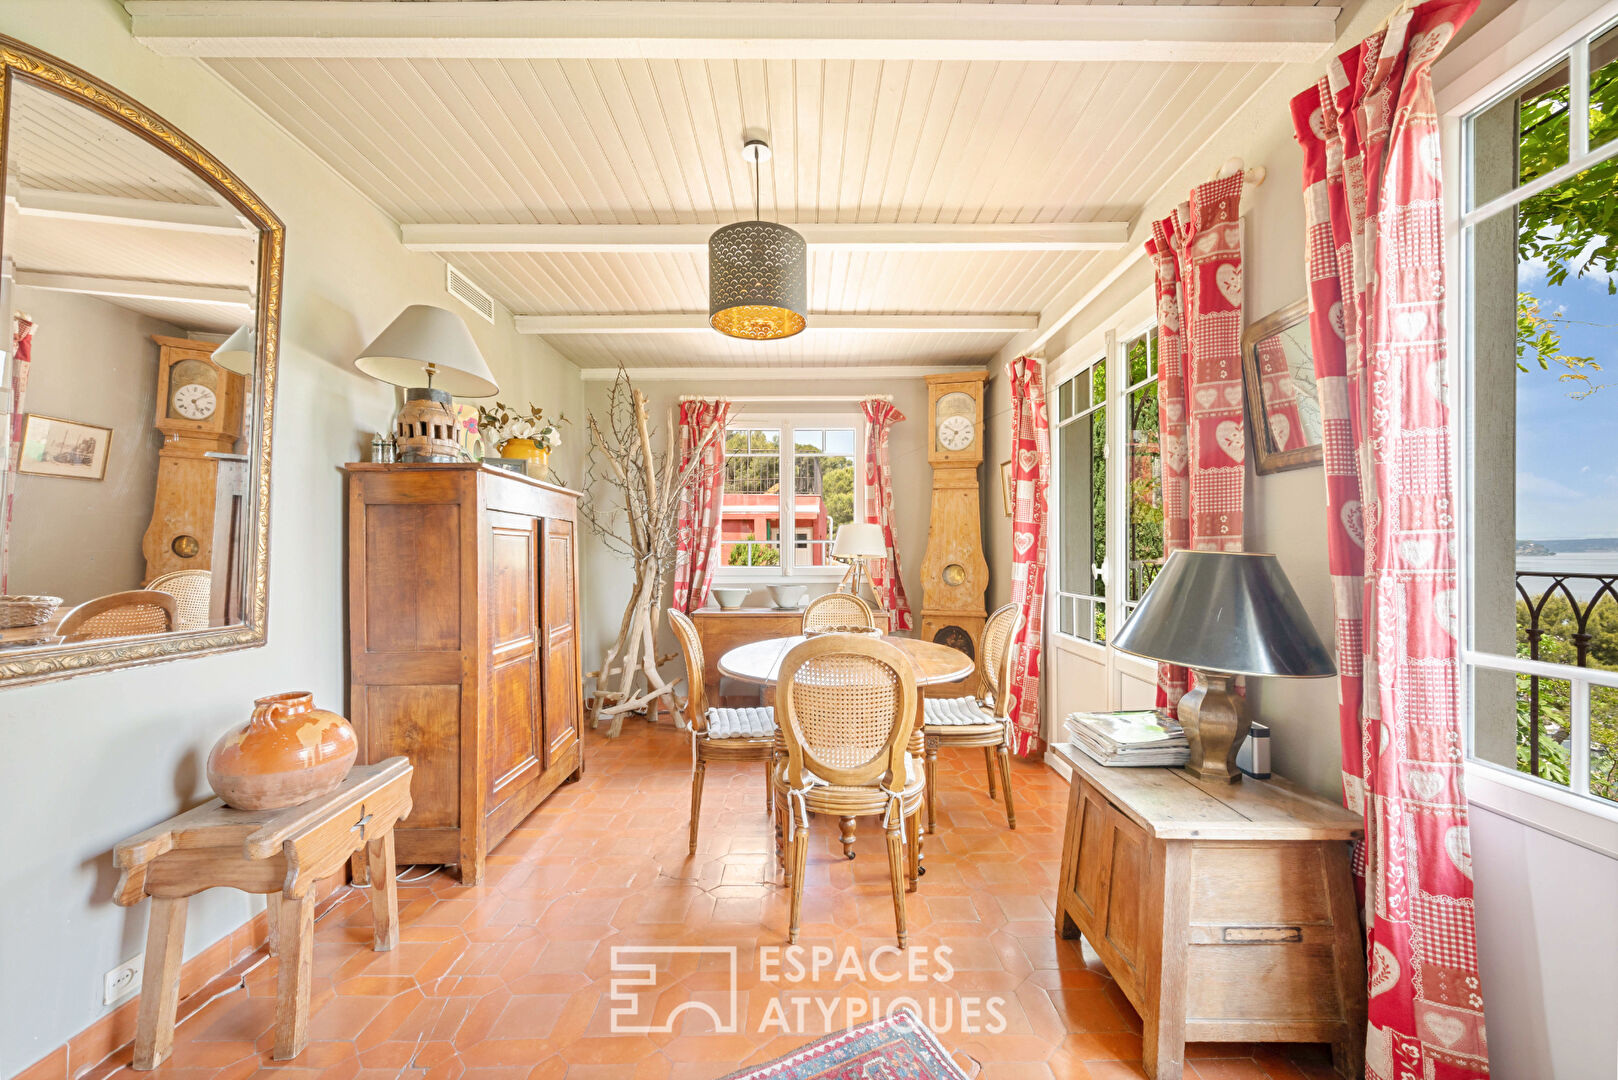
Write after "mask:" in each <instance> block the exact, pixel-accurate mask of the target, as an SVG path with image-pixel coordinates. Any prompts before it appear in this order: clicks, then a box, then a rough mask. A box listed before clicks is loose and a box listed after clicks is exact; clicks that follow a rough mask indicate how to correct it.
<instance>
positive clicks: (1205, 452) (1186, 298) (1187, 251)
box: [1146, 173, 1247, 714]
mask: <svg viewBox="0 0 1618 1080" xmlns="http://www.w3.org/2000/svg"><path fill="white" fill-rule="evenodd" d="M1241 199H1242V177H1241V174H1240V173H1238V174H1236V175H1234V176H1227V177H1224V178H1222V179H1219V180H1212V181H1210V182H1208V183H1206V184H1199V185H1198V186H1197V187H1196V188H1194V189H1192V192H1191V201H1190V202H1189V203H1187V204H1186V205H1185V206H1182V207H1181V208H1180V209H1178V210H1176V211H1175V212H1174V213H1172V214H1170V215H1169V216H1168V217H1166V218H1164V219H1163V220H1162V221H1157V222H1153V223H1152V239H1151V240H1149V241H1147V243H1146V251H1147V254H1148V255H1149V256H1150V257H1151V259H1152V265H1153V267H1154V268H1155V270H1156V274H1157V414H1158V430H1159V431H1160V432H1161V435H1162V454H1161V467H1162V470H1163V474H1162V475H1163V553H1164V554H1165V555H1167V554H1168V553H1169V552H1171V551H1177V550H1179V549H1181V548H1192V549H1195V550H1198V551H1240V550H1241V549H1242V480H1243V476H1244V465H1243V459H1244V458H1245V457H1246V453H1247V442H1246V435H1245V432H1244V429H1243V427H1242V226H1241V221H1240V214H1241ZM1186 678H1187V676H1186V670H1185V669H1184V668H1182V667H1178V666H1175V665H1172V664H1159V665H1158V669H1157V703H1158V704H1159V705H1161V706H1164V707H1165V708H1167V709H1168V711H1169V712H1170V713H1171V714H1172V713H1174V712H1176V711H1177V710H1178V707H1179V702H1180V698H1181V697H1183V696H1184V694H1185V691H1186Z"/></svg>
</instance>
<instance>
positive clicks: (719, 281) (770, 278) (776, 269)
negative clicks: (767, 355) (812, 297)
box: [708, 221, 809, 341]
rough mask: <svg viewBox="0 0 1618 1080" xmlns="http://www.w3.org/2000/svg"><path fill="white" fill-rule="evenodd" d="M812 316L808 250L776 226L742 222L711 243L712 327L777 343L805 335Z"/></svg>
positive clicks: (790, 232) (722, 230) (715, 236)
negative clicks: (809, 312) (809, 318)
mask: <svg viewBox="0 0 1618 1080" xmlns="http://www.w3.org/2000/svg"><path fill="white" fill-rule="evenodd" d="M808 310H809V246H808V245H807V244H806V243H804V239H803V237H802V236H799V235H798V234H797V233H796V232H794V231H793V230H792V229H789V228H788V227H787V226H785V225H780V224H777V223H776V222H773V221H738V222H736V223H735V224H733V225H726V226H724V227H723V228H720V229H718V230H716V231H715V232H714V234H713V235H712V236H710V237H709V238H708V324H709V325H710V326H712V327H713V328H714V329H715V330H717V331H719V332H720V333H721V334H725V335H727V336H729V337H733V338H744V339H746V340H749V341H774V340H777V339H779V338H789V337H791V336H792V335H794V334H797V333H801V332H802V331H803V328H804V326H805V325H807V323H806V320H805V318H804V312H806V311H808Z"/></svg>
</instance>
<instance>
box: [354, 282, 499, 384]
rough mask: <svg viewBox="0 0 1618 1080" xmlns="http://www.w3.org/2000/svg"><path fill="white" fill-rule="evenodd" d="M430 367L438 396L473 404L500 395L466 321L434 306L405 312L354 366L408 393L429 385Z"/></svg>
mask: <svg viewBox="0 0 1618 1080" xmlns="http://www.w3.org/2000/svg"><path fill="white" fill-rule="evenodd" d="M429 364H432V365H433V367H434V370H433V373H432V386H433V388H434V389H436V390H443V391H445V392H446V393H449V394H451V395H453V396H454V397H469V398H480V397H492V396H494V395H495V394H498V393H499V392H500V387H498V386H496V385H495V382H494V375H493V374H492V373H491V372H490V371H489V365H488V364H487V363H486V362H485V361H484V359H483V354H482V353H481V352H479V351H478V345H477V342H476V341H474V340H472V331H470V330H468V329H467V328H466V323H465V321H464V320H462V318H461V317H460V316H459V315H457V314H455V313H454V312H453V311H446V310H444V309H443V308H441V307H433V306H432V305H431V304H411V305H410V306H409V307H407V308H405V309H404V310H403V311H401V312H399V315H398V317H397V318H395V319H394V320H393V321H392V322H391V323H389V324H388V328H387V329H386V330H384V331H382V332H381V333H380V334H378V335H377V336H376V340H374V341H372V342H371V343H370V344H369V345H367V346H366V347H365V348H364V349H363V350H361V351H360V354H359V356H358V357H357V358H356V359H355V360H354V366H355V367H357V368H359V369H360V370H361V371H363V372H365V374H367V375H369V376H371V377H372V378H374V379H381V380H382V381H383V382H385V383H392V384H393V385H394V386H403V387H418V386H426V385H428V378H427V365H429Z"/></svg>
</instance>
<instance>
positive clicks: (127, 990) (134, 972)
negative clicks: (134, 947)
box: [101, 953, 146, 1005]
mask: <svg viewBox="0 0 1618 1080" xmlns="http://www.w3.org/2000/svg"><path fill="white" fill-rule="evenodd" d="M145 968H146V954H145V953H141V954H140V955H139V956H136V957H134V958H133V959H130V960H127V961H125V962H124V963H122V964H119V965H118V966H117V967H115V968H113V969H112V970H111V971H109V972H107V982H106V986H105V988H104V989H103V990H102V993H101V1004H103V1005H116V1004H118V1002H120V1001H122V1000H124V999H125V998H127V997H130V996H131V995H133V994H134V993H135V991H137V990H139V989H140V977H141V973H142V972H143V971H144V970H145Z"/></svg>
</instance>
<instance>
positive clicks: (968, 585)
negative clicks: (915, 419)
mask: <svg viewBox="0 0 1618 1080" xmlns="http://www.w3.org/2000/svg"><path fill="white" fill-rule="evenodd" d="M988 380H989V373H988V372H986V371H979V372H967V373H960V374H957V373H952V374H949V375H929V376H927V427H928V430H929V433H930V434H929V438H928V446H927V460H928V461H929V462H931V463H932V466H933V509H932V519H931V521H930V523H929V525H928V528H927V556H926V558H924V559H923V560H922V562H921V581H922V587H921V636H922V637H923V638H925V639H927V640H929V641H936V642H939V643H941V644H944V645H949V646H951V647H952V648H956V649H959V650H961V651H962V652H964V653H966V654H967V655H968V656H971V657H973V658H976V657H977V655H978V646H979V644H980V643H981V641H982V639H983V623H984V621H985V620H986V619H987V618H988V612H987V610H985V608H984V606H983V597H984V594H985V593H986V592H987V590H988V587H989V563H988V560H986V559H985V558H984V557H983V523H982V522H983V514H982V499H981V497H980V496H979V493H978V466H979V465H980V464H982V463H983V384H984V383H986V382H988Z"/></svg>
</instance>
